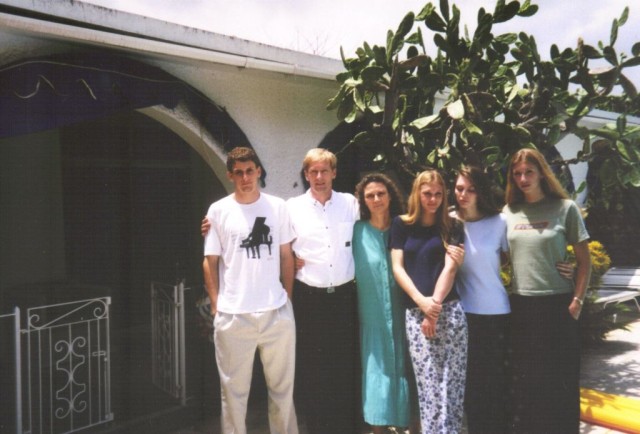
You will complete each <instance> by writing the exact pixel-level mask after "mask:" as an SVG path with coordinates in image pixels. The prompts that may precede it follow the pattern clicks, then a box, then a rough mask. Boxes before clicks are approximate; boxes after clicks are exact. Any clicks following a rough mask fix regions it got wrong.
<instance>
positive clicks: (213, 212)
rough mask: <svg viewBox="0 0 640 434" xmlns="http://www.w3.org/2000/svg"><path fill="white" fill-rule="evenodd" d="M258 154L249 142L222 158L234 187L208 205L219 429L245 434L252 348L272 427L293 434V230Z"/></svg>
mask: <svg viewBox="0 0 640 434" xmlns="http://www.w3.org/2000/svg"><path fill="white" fill-rule="evenodd" d="M261 174H262V168H261V164H260V160H259V159H258V157H257V155H256V154H255V152H254V151H253V150H252V149H250V148H243V147H240V148H235V149H233V150H232V151H231V152H229V154H228V156H227V177H228V178H229V179H230V180H231V182H233V184H234V187H235V189H234V192H233V193H232V194H230V195H229V196H227V197H225V198H223V199H220V200H219V201H217V202H215V203H213V204H212V205H211V206H210V207H209V211H208V212H207V218H208V220H209V222H210V223H211V229H210V230H209V232H208V234H207V236H206V238H205V247H204V254H205V257H206V262H205V285H206V287H207V292H208V293H209V299H210V300H211V314H212V315H215V319H214V328H215V331H214V343H215V347H216V361H217V364H218V372H219V373H220V388H221V393H222V432H224V433H238V434H244V433H246V423H245V422H246V412H247V399H248V396H249V389H250V387H251V376H252V370H253V359H254V355H255V351H256V349H258V351H259V352H260V359H261V361H262V365H263V367H264V375H265V380H266V383H267V389H268V391H269V425H270V428H271V432H272V433H281V434H297V433H298V425H297V418H296V413H295V408H294V404H293V382H294V375H295V345H296V331H295V321H294V318H293V310H292V306H291V302H290V297H291V291H292V288H293V276H294V264H293V255H292V251H291V241H292V239H293V232H292V229H291V225H290V222H289V215H288V212H287V209H286V206H285V202H284V201H283V200H282V199H280V198H277V197H275V196H271V195H268V194H265V193H262V192H260V188H259V184H258V183H259V180H260V176H261Z"/></svg>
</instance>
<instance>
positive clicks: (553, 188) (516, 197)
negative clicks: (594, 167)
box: [505, 148, 569, 205]
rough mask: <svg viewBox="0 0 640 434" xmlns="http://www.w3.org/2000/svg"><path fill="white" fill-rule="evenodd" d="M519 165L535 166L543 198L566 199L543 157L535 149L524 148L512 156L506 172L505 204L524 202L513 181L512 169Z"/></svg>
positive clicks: (560, 185)
mask: <svg viewBox="0 0 640 434" xmlns="http://www.w3.org/2000/svg"><path fill="white" fill-rule="evenodd" d="M520 163H528V164H532V165H534V166H536V167H537V168H538V170H539V171H540V175H541V178H540V187H541V188H542V192H543V193H544V195H545V196H548V197H551V198H555V199H568V198H569V195H568V194H567V192H566V191H565V189H564V188H563V187H562V184H560V181H558V178H556V176H555V175H554V174H553V171H552V170H551V167H550V166H549V163H547V160H546V159H545V158H544V156H543V155H542V154H541V153H540V152H539V151H536V150H535V149H531V148H524V149H520V150H519V151H518V152H516V153H515V154H513V156H512V157H511V161H510V162H509V169H508V171H507V189H506V191H505V202H506V203H507V205H513V204H517V203H522V202H524V194H523V193H522V191H521V190H520V189H519V188H518V186H517V185H516V183H515V181H514V180H513V168H514V167H515V166H516V165H517V164H520Z"/></svg>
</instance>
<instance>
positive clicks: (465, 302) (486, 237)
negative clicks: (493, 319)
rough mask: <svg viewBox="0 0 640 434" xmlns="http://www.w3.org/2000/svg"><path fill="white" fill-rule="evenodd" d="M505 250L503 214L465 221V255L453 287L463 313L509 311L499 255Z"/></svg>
mask: <svg viewBox="0 0 640 434" xmlns="http://www.w3.org/2000/svg"><path fill="white" fill-rule="evenodd" d="M508 250H509V247H508V243H507V222H506V219H505V216H504V215H502V214H496V215H494V216H490V217H485V218H483V219H480V220H478V221H475V222H464V251H465V254H464V262H463V263H462V266H461V267H460V268H459V269H458V273H457V274H456V284H457V286H456V288H457V289H458V294H459V295H460V301H461V303H462V308H463V309H464V311H465V312H468V313H475V314H480V315H500V314H506V313H509V312H511V309H510V307H509V297H508V295H507V292H506V291H505V289H504V286H503V284H502V280H501V279H500V252H506V251H508Z"/></svg>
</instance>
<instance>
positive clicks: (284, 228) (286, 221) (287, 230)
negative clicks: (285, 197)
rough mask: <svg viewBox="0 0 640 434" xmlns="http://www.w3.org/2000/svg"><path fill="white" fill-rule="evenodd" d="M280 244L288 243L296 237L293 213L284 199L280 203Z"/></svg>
mask: <svg viewBox="0 0 640 434" xmlns="http://www.w3.org/2000/svg"><path fill="white" fill-rule="evenodd" d="M278 214H279V215H280V245H283V244H288V243H290V242H291V241H293V239H294V238H295V235H294V232H293V226H292V225H291V215H290V214H289V207H288V206H287V205H286V203H285V202H284V201H283V202H281V203H280V209H279V213H278Z"/></svg>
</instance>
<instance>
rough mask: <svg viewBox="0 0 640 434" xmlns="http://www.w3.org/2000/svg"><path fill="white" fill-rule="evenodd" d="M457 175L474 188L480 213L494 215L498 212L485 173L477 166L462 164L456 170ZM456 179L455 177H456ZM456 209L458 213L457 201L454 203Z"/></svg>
mask: <svg viewBox="0 0 640 434" xmlns="http://www.w3.org/2000/svg"><path fill="white" fill-rule="evenodd" d="M457 176H462V177H463V178H465V179H466V180H467V181H469V182H470V183H471V185H473V186H474V187H475V189H476V194H477V196H478V201H477V207H478V211H479V212H480V214H482V215H485V216H492V215H496V214H498V213H499V212H500V210H499V209H498V206H497V205H496V201H495V198H494V195H493V192H492V191H491V181H490V180H489V177H488V176H487V174H486V173H484V172H483V171H482V169H481V168H480V167H478V166H462V167H461V168H460V169H459V170H458V174H457ZM456 181H457V177H456ZM454 188H455V187H454ZM455 207H456V211H458V215H460V209H459V206H458V202H457V201H456V203H455Z"/></svg>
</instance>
